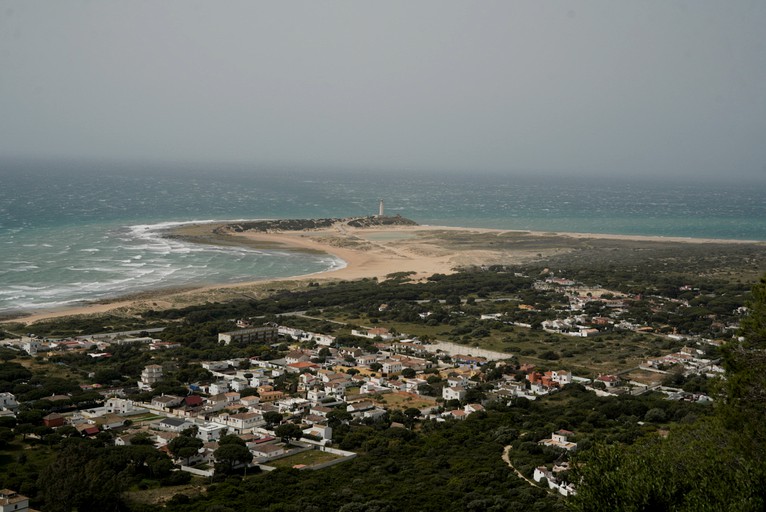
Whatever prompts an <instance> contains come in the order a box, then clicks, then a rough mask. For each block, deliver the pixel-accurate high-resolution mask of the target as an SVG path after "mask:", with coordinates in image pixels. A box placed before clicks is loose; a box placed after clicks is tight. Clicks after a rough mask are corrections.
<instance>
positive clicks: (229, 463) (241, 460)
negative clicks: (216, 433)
mask: <svg viewBox="0 0 766 512" xmlns="http://www.w3.org/2000/svg"><path fill="white" fill-rule="evenodd" d="M213 457H214V458H215V470H216V472H218V471H221V472H223V473H231V471H232V470H233V469H234V468H235V467H236V466H239V465H241V464H250V462H252V460H253V454H252V453H251V452H250V450H248V449H247V446H244V445H242V444H238V443H227V444H222V445H220V446H219V447H218V449H217V450H216V451H215V452H213Z"/></svg>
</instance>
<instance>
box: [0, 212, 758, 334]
mask: <svg viewBox="0 0 766 512" xmlns="http://www.w3.org/2000/svg"><path fill="white" fill-rule="evenodd" d="M164 236H166V237H170V238H175V239H180V240H183V241H185V242H188V243H197V244H212V245H222V246H231V245H236V246H245V247H249V248H255V249H259V250H275V251H306V252H313V253H321V254H329V255H332V256H334V257H335V258H336V259H337V260H338V261H340V262H343V263H342V264H339V265H337V266H334V267H333V268H329V269H327V270H326V271H323V272H319V273H315V274H309V275H299V276H292V277H288V278H279V279H269V280H253V281H247V282H241V283H233V284H216V285H205V286H200V287H196V288H189V289H182V290H178V289H171V290H167V289H165V290H162V289H161V290H156V291H152V292H146V293H141V294H138V295H136V296H131V297H124V298H118V299H115V300H113V301H108V302H99V303H93V304H86V305H82V306H77V307H68V308H63V309H58V310H45V311H38V312H34V313H33V314H31V315H28V316H23V317H19V318H14V319H12V320H13V321H15V322H19V321H21V322H25V323H28V324H29V323H34V322H36V321H40V320H44V319H49V318H56V317H65V316H74V315H86V314H101V313H113V314H120V315H131V314H135V313H138V312H140V311H145V310H147V309H164V308H173V307H183V306H186V305H191V304H199V303H205V302H220V301H226V300H229V299H234V298H241V297H242V296H250V297H258V298H261V297H263V296H266V295H268V294H269V293H270V292H272V291H274V290H275V289H285V288H288V289H289V288H298V287H302V286H305V284H306V283H307V282H329V281H349V280H356V279H365V278H366V279H373V278H374V279H377V280H384V279H386V278H387V276H391V275H395V274H399V275H401V273H407V275H408V278H409V279H410V280H412V281H420V280H424V279H427V278H428V277H430V276H433V275H434V274H449V273H453V272H456V271H458V270H459V269H461V268H469V267H476V266H486V265H514V264H523V263H529V262H533V261H536V260H543V259H548V258H551V257H554V256H561V255H565V254H568V253H576V252H577V251H583V250H586V249H587V250H590V251H592V252H593V253H594V254H597V253H599V251H601V250H602V249H603V251H612V250H616V249H621V250H628V251H640V250H645V249H647V248H648V247H654V248H658V247H662V248H664V249H667V250H670V251H672V250H684V248H686V250H688V249H690V248H692V247H696V248H697V250H704V247H705V246H713V245H715V246H721V245H743V244H746V245H756V246H759V247H761V248H766V242H756V241H742V240H714V239H698V238H670V237H656V236H624V235H605V234H593V233H558V232H535V231H516V230H496V229H484V228H462V227H448V226H423V225H418V224H417V223H415V222H413V221H411V220H408V219H406V218H403V217H398V216H396V217H363V218H346V219H284V220H264V221H248V222H231V223H204V224H186V225H181V226H178V227H175V228H172V229H170V230H168V231H167V232H166V233H165V234H164Z"/></svg>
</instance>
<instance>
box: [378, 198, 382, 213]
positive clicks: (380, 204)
mask: <svg viewBox="0 0 766 512" xmlns="http://www.w3.org/2000/svg"><path fill="white" fill-rule="evenodd" d="M382 216H383V200H382V199H381V200H380V203H379V204H378V217H382Z"/></svg>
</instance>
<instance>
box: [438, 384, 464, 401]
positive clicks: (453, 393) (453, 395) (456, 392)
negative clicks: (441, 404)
mask: <svg viewBox="0 0 766 512" xmlns="http://www.w3.org/2000/svg"><path fill="white" fill-rule="evenodd" d="M442 398H444V399H445V400H463V399H464V398H465V388H464V387H462V386H455V387H451V388H450V387H445V388H444V389H442Z"/></svg>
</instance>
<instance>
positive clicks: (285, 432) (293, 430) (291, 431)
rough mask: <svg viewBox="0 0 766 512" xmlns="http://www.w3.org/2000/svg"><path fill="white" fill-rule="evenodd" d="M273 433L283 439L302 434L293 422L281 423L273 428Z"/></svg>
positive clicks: (298, 437) (299, 436)
mask: <svg viewBox="0 0 766 512" xmlns="http://www.w3.org/2000/svg"><path fill="white" fill-rule="evenodd" d="M274 434H275V435H276V436H277V437H279V438H281V439H282V440H283V441H289V440H290V439H295V440H298V439H300V438H301V437H302V436H303V431H302V430H301V427H299V426H298V425H296V424H295V423H283V424H282V425H279V426H278V427H277V428H275V429H274Z"/></svg>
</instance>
